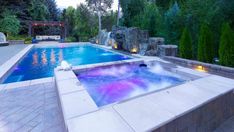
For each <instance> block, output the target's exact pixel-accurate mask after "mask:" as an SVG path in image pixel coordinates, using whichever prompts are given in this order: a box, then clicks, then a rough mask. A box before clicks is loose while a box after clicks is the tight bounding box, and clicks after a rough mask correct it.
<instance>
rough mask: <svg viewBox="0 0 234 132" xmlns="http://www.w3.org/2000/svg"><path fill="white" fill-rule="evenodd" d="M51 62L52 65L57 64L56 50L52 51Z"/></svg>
mask: <svg viewBox="0 0 234 132" xmlns="http://www.w3.org/2000/svg"><path fill="white" fill-rule="evenodd" d="M50 62H51V64H55V63H56V58H55V52H54V49H52V50H51V52H50Z"/></svg>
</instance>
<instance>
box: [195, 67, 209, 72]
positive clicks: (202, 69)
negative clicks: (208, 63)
mask: <svg viewBox="0 0 234 132" xmlns="http://www.w3.org/2000/svg"><path fill="white" fill-rule="evenodd" d="M195 70H197V71H200V72H207V71H206V69H205V67H204V66H202V65H198V66H196V68H195Z"/></svg>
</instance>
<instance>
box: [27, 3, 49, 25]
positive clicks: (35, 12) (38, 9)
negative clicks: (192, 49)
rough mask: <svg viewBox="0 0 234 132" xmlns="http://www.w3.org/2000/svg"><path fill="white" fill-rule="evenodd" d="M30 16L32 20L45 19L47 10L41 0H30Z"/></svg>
mask: <svg viewBox="0 0 234 132" xmlns="http://www.w3.org/2000/svg"><path fill="white" fill-rule="evenodd" d="M30 13H31V16H32V19H33V20H37V21H45V20H46V19H47V15H48V14H49V10H48V8H47V7H46V5H45V4H44V3H43V1H41V0H32V7H31V11H30Z"/></svg>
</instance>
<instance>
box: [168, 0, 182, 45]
mask: <svg viewBox="0 0 234 132" xmlns="http://www.w3.org/2000/svg"><path fill="white" fill-rule="evenodd" d="M164 21H165V22H164V32H163V36H164V37H166V38H167V39H166V40H167V42H168V43H172V44H178V43H179V39H180V36H181V32H182V29H183V27H184V24H183V23H184V22H183V19H182V18H181V9H180V7H179V4H178V3H177V2H175V3H174V4H173V5H172V6H171V7H170V8H169V9H168V10H167V11H166V12H165V14H164Z"/></svg>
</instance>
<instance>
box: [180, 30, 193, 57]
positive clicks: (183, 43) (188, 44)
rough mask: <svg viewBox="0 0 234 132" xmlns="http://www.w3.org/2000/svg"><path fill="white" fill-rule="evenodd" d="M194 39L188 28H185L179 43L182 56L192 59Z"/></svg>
mask: <svg viewBox="0 0 234 132" xmlns="http://www.w3.org/2000/svg"><path fill="white" fill-rule="evenodd" d="M192 51H193V50H192V39H191V35H190V32H189V30H188V28H187V27H186V28H184V31H183V33H182V36H181V39H180V44H179V53H180V54H179V55H180V57H182V58H186V59H192V57H193V53H192Z"/></svg>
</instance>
